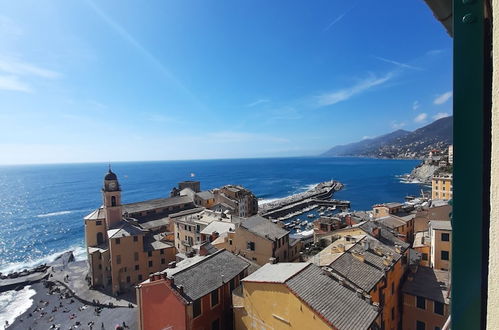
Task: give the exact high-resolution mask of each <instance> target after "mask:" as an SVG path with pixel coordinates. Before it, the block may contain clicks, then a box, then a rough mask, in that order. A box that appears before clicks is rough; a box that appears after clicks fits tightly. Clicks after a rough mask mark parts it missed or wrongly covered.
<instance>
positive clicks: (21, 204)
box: [0, 158, 421, 272]
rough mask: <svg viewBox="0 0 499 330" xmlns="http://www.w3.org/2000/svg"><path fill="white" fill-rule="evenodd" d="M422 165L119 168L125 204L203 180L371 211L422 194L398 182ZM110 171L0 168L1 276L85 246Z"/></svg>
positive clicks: (337, 161)
mask: <svg viewBox="0 0 499 330" xmlns="http://www.w3.org/2000/svg"><path fill="white" fill-rule="evenodd" d="M417 164H418V161H413V160H379V159H359V158H274V159H237V160H198V161H168V162H133V163H132V162H131V163H116V164H113V171H114V172H115V173H116V174H118V177H119V180H120V183H121V186H122V190H123V196H122V198H123V202H125V203H127V202H135V201H140V200H145V199H151V198H159V197H167V196H169V192H170V190H171V188H172V187H173V186H175V185H176V184H177V182H179V181H182V180H187V179H190V177H189V175H190V173H195V174H196V177H195V179H197V180H200V181H201V188H202V189H210V188H215V187H219V186H221V185H225V184H240V185H243V186H245V187H247V188H249V189H251V190H252V191H253V192H254V193H255V194H256V195H257V197H259V198H262V199H274V198H279V197H285V196H288V195H291V194H294V193H297V192H302V191H304V190H307V189H308V188H309V187H310V186H311V185H313V184H316V183H319V182H321V181H326V180H331V179H335V180H339V181H341V182H343V183H344V184H345V185H346V186H345V188H344V190H342V191H341V192H339V193H337V194H336V195H335V198H339V199H347V200H350V201H351V202H352V209H355V210H364V209H370V208H371V206H372V205H373V204H375V203H379V202H388V201H403V198H404V196H406V195H408V194H419V191H420V189H421V187H420V186H419V185H414V184H404V183H401V182H400V181H399V179H398V178H397V176H398V175H401V174H405V173H408V172H410V171H411V169H412V168H413V167H414V166H416V165H417ZM106 171H107V164H65V165H29V166H28V165H26V166H1V167H0V272H6V271H10V270H14V269H22V268H24V267H28V266H32V265H34V264H37V263H40V262H46V261H49V260H50V259H51V258H53V257H54V256H55V255H56V254H58V253H60V252H62V251H64V250H67V249H76V251H77V253H79V254H80V255H81V256H83V255H84V249H83V248H82V247H83V236H84V232H83V217H84V216H85V215H86V214H88V213H89V212H90V211H92V210H93V209H95V208H97V207H99V206H100V205H101V203H102V201H101V194H100V188H101V185H102V180H103V177H104V174H105V172H106Z"/></svg>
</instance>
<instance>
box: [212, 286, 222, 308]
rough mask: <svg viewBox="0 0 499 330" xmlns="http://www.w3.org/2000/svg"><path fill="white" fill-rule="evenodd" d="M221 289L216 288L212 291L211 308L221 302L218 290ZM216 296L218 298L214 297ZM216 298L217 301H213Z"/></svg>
mask: <svg viewBox="0 0 499 330" xmlns="http://www.w3.org/2000/svg"><path fill="white" fill-rule="evenodd" d="M218 290H219V289H218V288H217V289H215V290H213V291H211V293H210V306H211V308H213V307H216V306H217V305H218V304H220V292H219V291H218ZM214 297H216V298H214ZM215 300H216V302H215V303H213V302H214V301H215Z"/></svg>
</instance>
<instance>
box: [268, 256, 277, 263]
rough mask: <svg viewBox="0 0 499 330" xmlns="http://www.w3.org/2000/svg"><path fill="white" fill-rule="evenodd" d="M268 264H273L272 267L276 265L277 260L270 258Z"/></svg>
mask: <svg viewBox="0 0 499 330" xmlns="http://www.w3.org/2000/svg"><path fill="white" fill-rule="evenodd" d="M269 263H271V264H273V265H274V264H276V263H277V259H276V258H274V257H270V258H269Z"/></svg>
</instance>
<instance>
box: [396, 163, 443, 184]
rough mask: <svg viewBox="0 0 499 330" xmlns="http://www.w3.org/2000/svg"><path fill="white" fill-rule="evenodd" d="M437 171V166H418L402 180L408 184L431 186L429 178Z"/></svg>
mask: <svg viewBox="0 0 499 330" xmlns="http://www.w3.org/2000/svg"><path fill="white" fill-rule="evenodd" d="M438 169H439V166H437V165H430V164H424V163H422V164H420V165H418V166H416V167H415V168H414V169H413V170H412V171H411V173H410V174H407V175H406V176H405V177H404V179H405V181H406V182H409V183H423V184H431V178H432V177H433V175H434V174H435V172H436V171H437V170H438Z"/></svg>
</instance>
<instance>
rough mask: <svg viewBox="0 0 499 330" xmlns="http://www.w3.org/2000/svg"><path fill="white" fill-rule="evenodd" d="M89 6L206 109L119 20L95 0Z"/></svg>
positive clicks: (88, 0)
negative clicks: (113, 17) (107, 12)
mask: <svg viewBox="0 0 499 330" xmlns="http://www.w3.org/2000/svg"><path fill="white" fill-rule="evenodd" d="M87 3H88V4H89V6H90V7H91V8H92V9H93V10H94V12H95V13H96V14H97V15H98V16H99V17H100V18H101V19H102V20H103V21H104V22H105V23H106V24H107V25H109V27H111V29H113V30H114V31H115V32H116V33H117V34H118V35H119V36H120V37H121V38H122V39H123V40H125V41H126V42H128V43H129V44H130V45H131V46H132V47H134V48H135V49H136V50H137V51H138V52H139V53H140V54H141V55H142V56H143V57H144V58H145V59H146V60H148V61H149V62H151V63H152V64H153V65H154V66H156V68H157V69H158V70H159V72H161V73H162V74H163V75H164V76H165V77H166V78H168V80H169V81H170V82H172V83H173V84H174V85H175V86H176V87H177V88H178V89H179V90H181V91H182V92H184V93H185V94H186V95H188V96H189V97H190V98H191V100H193V101H194V102H195V103H196V104H197V105H199V106H200V107H201V108H203V109H205V106H204V105H203V104H202V103H201V102H200V101H199V99H198V98H197V97H196V96H195V95H194V93H192V92H191V91H190V90H189V89H188V88H187V87H186V86H185V85H184V84H183V83H182V82H181V81H180V80H179V79H178V78H177V77H176V76H175V75H174V74H173V73H172V72H171V71H170V70H169V69H168V68H167V67H166V66H165V65H164V64H163V63H162V62H161V61H160V60H159V59H158V58H157V57H156V56H154V55H153V54H152V53H151V52H149V51H148V50H147V49H146V48H145V47H144V46H142V44H141V43H140V42H139V41H138V40H136V39H135V38H134V37H133V36H132V35H131V34H130V33H128V31H127V30H126V29H125V28H124V27H123V26H121V25H120V24H119V23H118V22H116V21H115V20H113V19H112V18H111V16H109V15H108V14H106V13H105V12H104V11H103V10H102V9H100V8H99V6H97V5H96V4H95V3H94V2H93V1H91V0H87Z"/></svg>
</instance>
